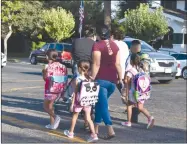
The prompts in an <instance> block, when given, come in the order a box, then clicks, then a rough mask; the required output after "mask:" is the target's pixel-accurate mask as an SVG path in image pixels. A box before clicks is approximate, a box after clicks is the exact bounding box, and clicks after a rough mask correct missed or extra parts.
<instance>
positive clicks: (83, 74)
mask: <svg viewBox="0 0 187 144" xmlns="http://www.w3.org/2000/svg"><path fill="white" fill-rule="evenodd" d="M89 69H90V63H89V61H85V60H81V61H79V63H78V71H79V75H78V76H77V77H76V80H75V81H74V83H75V91H74V96H73V99H72V104H71V108H70V109H71V111H72V112H73V117H72V121H71V127H70V129H69V130H65V131H64V134H65V135H66V136H67V137H69V138H73V137H74V128H75V125H76V121H77V119H78V116H79V113H80V112H81V111H82V110H84V112H85V117H86V121H87V122H88V124H89V127H90V131H91V135H90V138H89V139H88V140H87V141H88V142H93V141H97V140H98V137H97V134H96V133H95V129H94V124H93V121H92V119H91V108H92V107H91V106H81V105H80V104H79V102H78V101H77V97H78V96H79V95H78V94H79V88H80V84H81V82H82V81H89V80H90V77H89V76H88V71H89Z"/></svg>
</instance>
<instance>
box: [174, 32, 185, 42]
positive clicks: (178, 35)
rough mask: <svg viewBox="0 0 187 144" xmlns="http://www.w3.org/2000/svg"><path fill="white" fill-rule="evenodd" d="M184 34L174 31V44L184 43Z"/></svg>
mask: <svg viewBox="0 0 187 144" xmlns="http://www.w3.org/2000/svg"><path fill="white" fill-rule="evenodd" d="M182 39H183V34H182V33H174V34H173V44H182Z"/></svg>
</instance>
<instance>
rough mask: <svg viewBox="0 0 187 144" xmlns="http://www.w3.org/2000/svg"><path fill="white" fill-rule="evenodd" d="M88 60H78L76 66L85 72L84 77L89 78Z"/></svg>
mask: <svg viewBox="0 0 187 144" xmlns="http://www.w3.org/2000/svg"><path fill="white" fill-rule="evenodd" d="M90 65H91V64H90V62H89V61H88V60H80V61H79V62H78V64H77V66H78V68H80V69H81V70H82V71H83V72H84V73H85V77H86V78H87V79H89V74H88V72H89V70H90V67H91V66H90Z"/></svg>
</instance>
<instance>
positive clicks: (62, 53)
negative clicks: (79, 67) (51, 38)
mask: <svg viewBox="0 0 187 144" xmlns="http://www.w3.org/2000/svg"><path fill="white" fill-rule="evenodd" d="M48 49H55V50H57V51H58V53H59V61H60V62H61V63H62V64H64V65H66V66H67V67H72V65H73V59H72V55H71V50H72V44H68V43H47V44H45V45H44V46H42V47H41V48H39V49H37V50H34V51H32V52H31V53H30V56H29V59H30V63H31V64H33V65H36V64H37V63H38V62H43V63H45V62H47V59H46V52H47V50H48Z"/></svg>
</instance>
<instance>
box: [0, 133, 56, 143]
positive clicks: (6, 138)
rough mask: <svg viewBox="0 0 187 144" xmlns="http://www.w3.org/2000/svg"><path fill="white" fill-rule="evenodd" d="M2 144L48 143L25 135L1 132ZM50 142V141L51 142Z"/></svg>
mask: <svg viewBox="0 0 187 144" xmlns="http://www.w3.org/2000/svg"><path fill="white" fill-rule="evenodd" d="M1 136H2V143H9V142H10V143H11V142H14V143H23V142H25V143H38V142H40V143H48V142H49V141H47V140H44V139H42V138H36V137H33V136H29V137H28V136H27V135H23V134H22V135H20V134H18V133H9V132H3V133H2V135H1ZM51 142H52V141H51Z"/></svg>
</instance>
